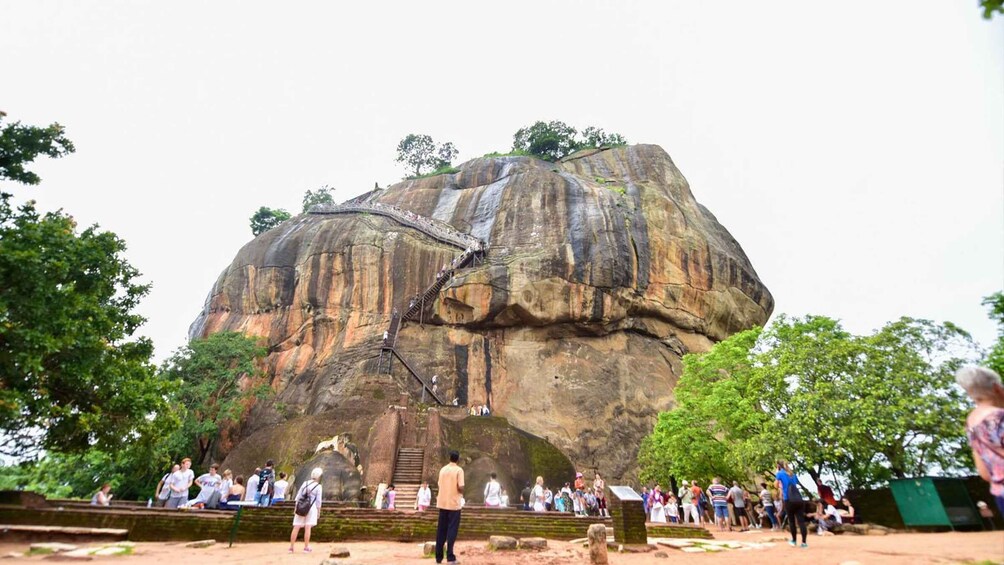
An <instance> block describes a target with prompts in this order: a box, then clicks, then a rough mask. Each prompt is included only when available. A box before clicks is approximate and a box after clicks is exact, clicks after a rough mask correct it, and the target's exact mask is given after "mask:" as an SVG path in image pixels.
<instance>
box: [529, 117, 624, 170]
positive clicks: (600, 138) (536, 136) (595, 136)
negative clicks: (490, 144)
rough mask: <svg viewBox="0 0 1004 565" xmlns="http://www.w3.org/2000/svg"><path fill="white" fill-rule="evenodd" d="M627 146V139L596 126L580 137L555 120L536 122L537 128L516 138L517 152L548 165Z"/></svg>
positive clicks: (530, 129)
mask: <svg viewBox="0 0 1004 565" xmlns="http://www.w3.org/2000/svg"><path fill="white" fill-rule="evenodd" d="M626 143H627V140H626V139H624V136H622V135H620V134H617V133H611V134H608V133H606V132H605V131H603V130H602V129H600V128H596V127H593V126H589V127H587V128H586V129H584V130H582V135H581V136H580V135H579V133H578V131H577V130H576V129H575V128H574V127H572V126H570V125H568V124H566V123H565V122H561V121H557V120H555V121H551V122H534V124H533V125H530V126H527V127H525V128H520V129H519V130H517V131H516V133H515V134H514V135H513V144H512V149H513V151H514V152H522V153H528V154H530V155H534V156H537V157H540V158H541V159H544V160H545V161H557V160H559V159H562V158H563V157H567V156H568V155H571V154H572V153H575V152H576V151H578V150H580V149H587V148H590V147H603V146H610V145H625V144H626Z"/></svg>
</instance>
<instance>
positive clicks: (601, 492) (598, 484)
mask: <svg viewBox="0 0 1004 565" xmlns="http://www.w3.org/2000/svg"><path fill="white" fill-rule="evenodd" d="M606 487H607V483H606V482H605V481H604V480H603V477H601V476H600V474H599V473H596V478H594V479H593V492H594V493H595V494H596V505H597V507H598V508H599V511H600V516H610V513H609V512H607V493H606Z"/></svg>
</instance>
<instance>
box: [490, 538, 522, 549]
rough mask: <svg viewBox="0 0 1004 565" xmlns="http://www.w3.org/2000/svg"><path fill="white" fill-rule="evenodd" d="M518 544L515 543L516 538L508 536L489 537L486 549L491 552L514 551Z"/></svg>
mask: <svg viewBox="0 0 1004 565" xmlns="http://www.w3.org/2000/svg"><path fill="white" fill-rule="evenodd" d="M517 547H518V544H517V543H516V538H513V537H509V536H491V537H490V538H488V549H491V550H495V551H497V550H507V549H516V548H517Z"/></svg>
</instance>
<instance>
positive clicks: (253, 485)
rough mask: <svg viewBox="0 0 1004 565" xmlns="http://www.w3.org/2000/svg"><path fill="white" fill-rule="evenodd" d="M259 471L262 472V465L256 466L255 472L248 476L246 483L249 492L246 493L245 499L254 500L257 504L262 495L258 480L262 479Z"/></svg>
mask: <svg viewBox="0 0 1004 565" xmlns="http://www.w3.org/2000/svg"><path fill="white" fill-rule="evenodd" d="M259 473H261V467H256V468H255V470H254V474H253V475H251V476H250V477H248V482H247V485H245V486H246V487H247V489H246V490H247V492H246V493H245V494H244V500H253V501H254V503H255V504H258V497H259V496H261V495H260V494H259V493H258V481H260V480H261V479H260V478H258V474H259Z"/></svg>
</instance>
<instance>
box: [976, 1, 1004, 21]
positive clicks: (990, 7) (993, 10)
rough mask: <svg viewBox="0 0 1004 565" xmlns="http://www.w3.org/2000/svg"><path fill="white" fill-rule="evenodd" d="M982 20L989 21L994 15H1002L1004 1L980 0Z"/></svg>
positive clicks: (1003, 12)
mask: <svg viewBox="0 0 1004 565" xmlns="http://www.w3.org/2000/svg"><path fill="white" fill-rule="evenodd" d="M980 7H981V8H983V17H984V19H988V20H989V19H990V18H992V17H994V15H996V14H1004V0H980Z"/></svg>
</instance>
